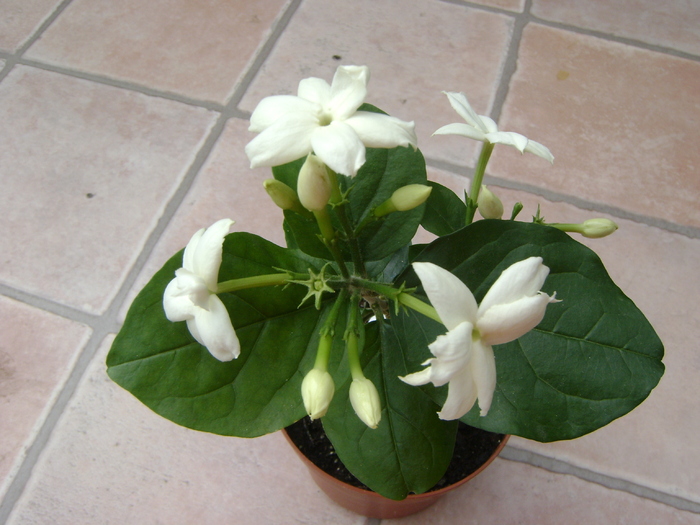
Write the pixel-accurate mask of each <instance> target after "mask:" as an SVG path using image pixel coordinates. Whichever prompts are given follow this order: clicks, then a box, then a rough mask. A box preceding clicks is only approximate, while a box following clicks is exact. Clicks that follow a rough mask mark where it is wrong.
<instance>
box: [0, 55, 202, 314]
mask: <svg viewBox="0 0 700 525" xmlns="http://www.w3.org/2000/svg"><path fill="white" fill-rule="evenodd" d="M0 108H1V109H0V111H2V112H3V114H4V117H3V119H2V121H1V122H0V142H1V143H2V144H3V148H2V149H1V150H0V182H1V184H2V187H3V191H2V192H0V209H2V211H3V213H2V215H0V246H2V247H3V251H4V253H3V264H2V265H0V281H2V282H4V283H6V284H8V285H10V286H15V287H17V288H20V289H23V290H25V291H28V292H31V293H35V294H38V295H41V296H43V297H47V298H49V299H52V300H55V301H59V302H62V303H65V304H68V305H72V306H75V307H77V308H81V309H84V310H86V311H88V312H102V311H104V309H105V308H106V307H107V305H108V303H109V301H110V300H111V298H112V297H113V296H114V294H115V293H116V291H117V289H118V288H119V285H120V284H121V282H122V279H123V278H124V276H125V274H126V272H128V270H129V269H130V267H131V265H132V264H133V262H134V260H135V258H136V256H137V255H138V253H139V252H140V250H141V248H142V245H143V242H144V241H145V239H146V237H147V236H148V234H149V233H150V232H151V230H152V228H153V227H154V226H155V224H156V221H157V220H158V219H159V217H160V215H161V213H162V211H163V208H164V206H165V204H166V203H167V201H168V199H169V198H170V197H171V196H172V194H173V192H174V191H175V189H176V188H177V187H178V185H179V184H180V182H181V180H182V177H183V176H184V174H185V172H186V170H187V168H188V166H189V165H190V164H191V162H192V161H193V159H194V155H195V153H196V151H197V150H198V149H199V147H200V146H201V144H202V141H203V140H204V137H205V136H206V134H207V132H208V130H209V129H210V127H211V126H212V125H213V123H214V121H215V118H216V115H215V114H213V113H211V112H208V111H205V110H203V109H198V108H193V107H190V106H184V105H181V104H178V103H175V102H171V101H167V100H163V99H156V98H151V97H147V96H144V95H140V94H138V93H133V92H127V91H122V90H119V89H116V88H111V87H106V86H102V85H98V84H94V83H91V82H86V81H83V80H76V79H72V78H69V77H66V76H63V75H58V74H54V73H48V72H44V71H40V70H36V69H33V68H28V67H23V66H18V67H16V68H15V69H14V70H13V71H12V72H11V73H10V75H9V76H8V77H6V78H5V80H4V81H3V82H2V84H1V85H0Z"/></svg>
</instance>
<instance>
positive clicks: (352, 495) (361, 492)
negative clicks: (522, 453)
mask: <svg viewBox="0 0 700 525" xmlns="http://www.w3.org/2000/svg"><path fill="white" fill-rule="evenodd" d="M465 426H466V425H465ZM290 428H291V427H290ZM473 430H474V429H472V431H473ZM479 432H486V431H479ZM283 434H284V436H285V438H286V439H287V441H288V442H289V444H290V445H291V446H292V448H294V450H295V451H296V453H297V454H298V455H299V457H300V458H301V460H302V462H303V463H304V465H306V467H307V469H308V470H309V473H310V474H311V477H312V479H313V480H314V482H315V483H316V484H317V485H318V487H319V488H320V489H321V490H322V491H323V492H324V493H325V494H326V495H327V496H328V497H329V498H330V499H332V500H333V501H334V502H336V503H337V504H338V505H340V506H341V507H344V508H346V509H348V510H351V511H353V512H356V513H357V514H361V515H363V516H367V517H370V518H379V519H389V518H401V517H403V516H408V515H411V514H415V513H417V512H420V511H422V510H424V509H427V508H428V507H430V506H431V505H433V504H434V503H436V502H437V501H438V500H439V499H440V498H442V497H443V496H444V495H445V494H447V493H448V492H451V491H453V490H455V489H456V488H458V487H460V486H462V485H464V484H465V483H466V482H467V481H469V480H471V479H472V478H474V477H475V476H476V475H477V474H479V473H480V472H481V471H482V470H484V469H485V468H486V467H487V466H488V465H489V464H490V463H491V462H492V461H493V460H494V459H496V456H498V454H500V452H501V450H503V447H505V445H506V442H507V441H508V438H509V437H510V436H509V435H503V434H498V435H494V436H499V441H498V444H497V445H496V446H495V448H494V449H493V451H492V452H491V454H490V455H489V456H488V457H486V459H485V460H484V461H483V463H482V464H481V465H480V466H477V468H476V470H473V471H472V472H470V473H469V474H468V475H466V477H464V478H462V479H460V480H459V481H456V482H454V483H451V484H449V485H447V486H445V487H444V488H440V489H437V490H431V491H429V492H425V493H423V494H410V495H409V496H408V497H407V498H406V499H404V500H400V501H396V500H392V499H389V498H385V497H384V496H381V495H380V494H377V493H376V492H373V491H372V490H369V489H366V488H359V487H356V486H353V485H351V484H349V483H347V482H345V481H341V480H339V479H337V478H336V477H334V476H332V475H330V474H328V473H326V472H324V471H323V470H322V469H321V468H319V467H318V466H317V465H316V464H315V463H314V462H313V461H312V460H311V459H309V458H308V457H307V456H306V455H305V454H304V452H302V451H301V450H299V447H298V446H297V445H296V443H295V442H294V441H293V440H292V438H291V437H290V435H289V433H288V431H287V429H285V430H284V432H283ZM488 434H492V433H488ZM492 435H493V434H492ZM326 439H327V438H326ZM448 470H449V469H448Z"/></svg>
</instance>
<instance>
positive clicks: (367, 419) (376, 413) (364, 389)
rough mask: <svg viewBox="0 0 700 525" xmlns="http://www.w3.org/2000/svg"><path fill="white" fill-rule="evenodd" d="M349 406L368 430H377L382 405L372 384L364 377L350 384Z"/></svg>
mask: <svg viewBox="0 0 700 525" xmlns="http://www.w3.org/2000/svg"><path fill="white" fill-rule="evenodd" d="M350 404H351V405H352V408H353V410H354V411H355V414H357V417H359V418H360V419H361V420H362V422H363V423H364V424H365V425H367V426H368V427H369V428H377V426H378V425H379V421H380V420H381V419H382V403H381V401H380V400H379V392H377V387H376V386H374V383H372V381H370V380H369V379H367V378H366V377H361V378H358V379H353V380H352V383H350Z"/></svg>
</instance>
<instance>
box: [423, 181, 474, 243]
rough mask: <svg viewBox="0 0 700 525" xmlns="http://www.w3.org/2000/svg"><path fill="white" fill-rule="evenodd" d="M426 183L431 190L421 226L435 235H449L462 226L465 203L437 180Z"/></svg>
mask: <svg viewBox="0 0 700 525" xmlns="http://www.w3.org/2000/svg"><path fill="white" fill-rule="evenodd" d="M428 184H430V186H431V187H432V188H433V191H431V192H430V197H428V200H427V201H426V203H425V205H426V206H425V213H424V214H423V220H422V221H421V226H423V228H425V229H426V230H427V231H429V232H430V233H433V234H435V235H437V236H442V235H449V234H450V233H454V232H456V231H457V230H459V229H461V228H463V227H464V220H465V219H466V216H467V205H466V204H464V202H463V201H462V199H460V198H459V197H457V195H456V194H455V192H453V191H452V190H451V189H449V188H446V187H445V186H443V185H441V184H438V183H437V182H432V181H430V182H429V183H428Z"/></svg>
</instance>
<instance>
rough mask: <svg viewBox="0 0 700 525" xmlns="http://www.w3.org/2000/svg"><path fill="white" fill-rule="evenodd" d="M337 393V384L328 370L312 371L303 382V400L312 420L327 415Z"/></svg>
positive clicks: (316, 369) (315, 369)
mask: <svg viewBox="0 0 700 525" xmlns="http://www.w3.org/2000/svg"><path fill="white" fill-rule="evenodd" d="M334 393H335V383H333V378H332V377H331V375H330V374H329V373H328V372H327V371H326V370H319V369H318V368H314V369H312V370H311V371H310V372H309V373H308V374H306V377H304V380H303V381H302V382H301V398H302V399H303V400H304V407H305V408H306V413H307V414H309V417H310V418H311V419H318V418H320V417H323V416H325V415H326V412H327V411H328V406H329V405H330V404H331V399H333V394H334Z"/></svg>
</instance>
